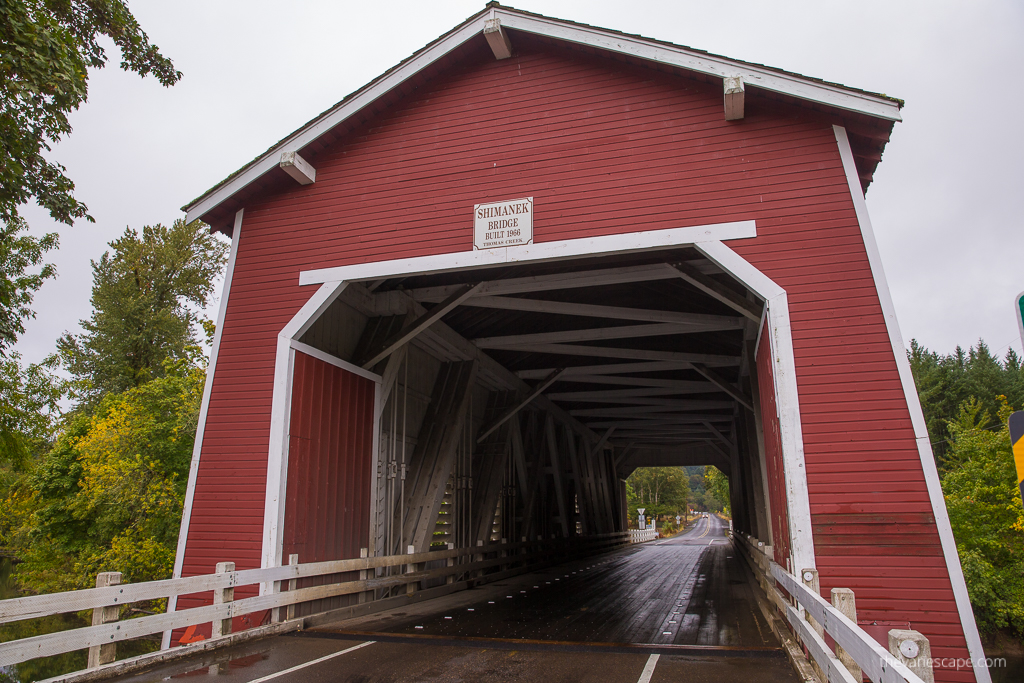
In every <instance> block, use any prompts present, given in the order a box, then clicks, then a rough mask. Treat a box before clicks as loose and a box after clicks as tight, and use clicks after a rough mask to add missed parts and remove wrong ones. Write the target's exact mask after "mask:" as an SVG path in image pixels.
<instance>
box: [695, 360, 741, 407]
mask: <svg viewBox="0 0 1024 683" xmlns="http://www.w3.org/2000/svg"><path fill="white" fill-rule="evenodd" d="M693 369H694V370H696V371H697V372H699V373H700V374H701V375H703V376H704V378H705V379H707V381H709V382H711V383H712V384H714V385H715V386H716V387H718V388H719V389H721V390H722V391H724V392H725V393H727V394H729V395H730V396H732V397H733V398H734V399H736V401H737V402H738V403H739V404H740V405H742V406H743V407H744V408H746V409H747V410H749V411H750V412H754V402H753V401H752V400H751V399H750V397H749V396H747V395H746V394H744V393H743V392H742V391H740V390H739V387H737V386H736V385H735V384H733V383H732V382H729V381H728V380H726V379H725V378H724V377H722V376H721V375H719V374H718V373H717V372H715V371H714V370H711V369H710V368H708V367H706V366H704V365H702V364H700V363H694V364H693Z"/></svg>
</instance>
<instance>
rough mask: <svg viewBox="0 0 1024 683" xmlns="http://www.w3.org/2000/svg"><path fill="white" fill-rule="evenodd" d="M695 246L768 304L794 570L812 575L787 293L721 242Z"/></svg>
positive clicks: (808, 505) (807, 498)
mask: <svg viewBox="0 0 1024 683" xmlns="http://www.w3.org/2000/svg"><path fill="white" fill-rule="evenodd" d="M695 246H696V247H697V249H699V250H700V251H701V252H702V253H703V254H704V255H705V256H707V257H708V258H709V259H711V260H712V261H714V262H715V263H716V264H717V265H718V266H719V267H720V268H722V270H724V271H725V272H727V273H730V274H731V275H732V276H733V277H735V278H736V279H738V280H739V281H740V282H742V283H743V284H745V285H746V286H747V287H749V288H750V289H751V290H753V291H754V293H755V294H757V295H758V296H760V297H761V298H762V299H764V300H765V301H766V302H767V304H768V331H769V337H770V343H771V349H772V352H773V353H772V358H773V359H774V361H775V364H774V367H773V368H772V373H773V375H774V378H775V401H776V406H777V408H778V411H779V432H780V435H781V437H782V461H783V467H784V468H785V475H786V497H787V504H788V506H789V510H788V512H789V536H790V550H791V553H792V557H793V564H794V566H796V567H799V568H800V569H813V568H814V567H815V566H816V564H815V560H814V535H813V533H812V529H811V502H810V496H809V494H808V490H807V467H806V464H805V462H804V439H803V427H802V426H801V422H800V395H799V393H798V392H797V383H796V357H795V356H794V354H793V329H792V323H791V321H790V317H789V300H788V297H787V296H786V290H784V289H783V288H782V287H780V286H779V285H777V284H776V283H775V282H774V281H772V279H771V278H769V277H768V276H767V275H765V274H764V273H762V272H761V271H759V270H758V269H757V268H755V267H754V266H753V265H752V264H751V263H750V262H748V261H747V260H746V259H744V258H743V257H742V256H740V255H739V254H737V253H736V252H735V251H733V250H732V249H730V248H729V247H727V246H725V245H724V244H722V243H721V242H706V243H701V244H697V245H695ZM766 475H767V473H766Z"/></svg>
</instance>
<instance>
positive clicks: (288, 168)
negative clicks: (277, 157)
mask: <svg viewBox="0 0 1024 683" xmlns="http://www.w3.org/2000/svg"><path fill="white" fill-rule="evenodd" d="M279 165H280V167H281V170H283V171H284V172H285V173H287V174H288V175H290V176H291V177H292V178H294V179H295V181H296V182H297V183H298V184H299V185H312V184H313V183H314V182H316V169H315V168H313V167H312V166H310V165H309V163H308V162H307V161H306V160H305V159H303V158H302V157H300V156H299V154H298V152H282V153H281V163H280V164H279Z"/></svg>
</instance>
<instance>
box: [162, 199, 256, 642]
mask: <svg viewBox="0 0 1024 683" xmlns="http://www.w3.org/2000/svg"><path fill="white" fill-rule="evenodd" d="M244 212H245V209H239V210H238V212H237V213H235V227H234V230H233V231H232V233H231V248H230V249H229V250H228V264H227V268H225V270H224V286H223V287H222V288H221V293H220V305H219V306H218V308H217V329H216V330H214V333H213V345H212V347H211V348H210V364H209V365H208V366H207V368H206V383H205V385H204V386H203V400H202V403H201V404H200V405H199V421H198V424H197V425H196V440H195V443H194V444H193V446H192V462H191V464H189V467H188V486H187V488H186V489H185V504H184V506H183V509H182V512H181V527H180V529H179V531H178V549H177V551H176V552H175V554H174V572H173V573H172V574H171V578H174V579H178V578H181V567H182V565H183V563H184V562H185V544H186V541H187V540H188V527H189V523H190V522H191V521H192V502H193V501H194V500H195V497H196V479H197V477H198V475H199V458H200V456H201V454H202V450H203V436H204V434H205V433H206V415H207V413H208V412H209V409H210V392H211V391H212V390H213V375H214V372H215V371H216V369H217V355H218V353H219V352H220V339H221V333H222V332H223V330H224V316H225V315H226V314H227V310H228V295H229V294H230V293H231V278H232V276H233V275H234V273H235V257H236V256H237V254H238V241H239V240H240V239H241V238H242V237H241V235H242V232H241V231H242V214H243V213H244ZM177 604H178V596H177V595H172V596H170V598H169V599H168V601H167V611H168V612H173V611H174V609H175V607H177ZM170 646H171V632H170V631H165V632H164V634H163V637H162V639H161V642H160V649H162V650H166V649H167V648H169V647H170Z"/></svg>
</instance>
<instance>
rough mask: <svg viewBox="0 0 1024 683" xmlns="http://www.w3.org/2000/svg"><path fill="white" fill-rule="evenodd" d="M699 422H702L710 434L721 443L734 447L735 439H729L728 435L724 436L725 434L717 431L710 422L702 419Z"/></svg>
mask: <svg viewBox="0 0 1024 683" xmlns="http://www.w3.org/2000/svg"><path fill="white" fill-rule="evenodd" d="M701 424H703V425H704V426H705V427H707V428H708V431H710V432H711V433H712V434H714V435H715V437H716V438H717V439H719V440H720V441H721V442H722V443H724V444H725V445H726V446H728V447H729V448H735V447H736V442H735V441H733V440H732V439H729V438H728V437H726V436H725V434H723V433H722V432H720V431H718V428H717V427H715V426H714V425H713V424H711V423H710V422H708V421H706V420H704V421H702V422H701Z"/></svg>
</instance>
